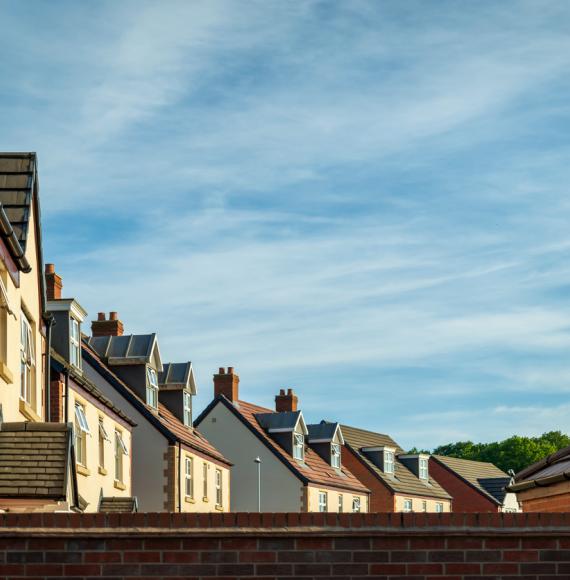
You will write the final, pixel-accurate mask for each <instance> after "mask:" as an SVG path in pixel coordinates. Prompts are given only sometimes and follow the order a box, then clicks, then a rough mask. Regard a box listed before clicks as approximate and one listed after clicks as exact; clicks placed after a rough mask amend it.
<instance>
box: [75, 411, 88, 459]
mask: <svg viewBox="0 0 570 580" xmlns="http://www.w3.org/2000/svg"><path fill="white" fill-rule="evenodd" d="M89 433H90V430H89V423H87V417H86V416H85V407H84V406H83V405H81V404H80V403H75V460H76V461H77V463H79V464H80V465H83V467H86V466H87V435H88V434H89Z"/></svg>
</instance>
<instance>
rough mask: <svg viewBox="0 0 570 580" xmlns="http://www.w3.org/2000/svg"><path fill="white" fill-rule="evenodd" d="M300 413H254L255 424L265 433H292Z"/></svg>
mask: <svg viewBox="0 0 570 580" xmlns="http://www.w3.org/2000/svg"><path fill="white" fill-rule="evenodd" d="M300 414H301V411H287V412H284V413H273V412H272V413H256V415H255V418H256V419H257V422H258V423H259V424H260V425H261V427H262V428H263V429H265V430H266V431H273V430H276V429H279V430H283V431H285V430H289V431H293V429H294V428H295V425H296V424H297V421H298V420H299V415H300Z"/></svg>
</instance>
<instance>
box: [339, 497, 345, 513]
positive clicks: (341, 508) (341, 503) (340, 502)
mask: <svg viewBox="0 0 570 580" xmlns="http://www.w3.org/2000/svg"><path fill="white" fill-rule="evenodd" d="M343 511H344V496H343V495H342V493H339V494H338V513H339V514H341V513H342V512H343Z"/></svg>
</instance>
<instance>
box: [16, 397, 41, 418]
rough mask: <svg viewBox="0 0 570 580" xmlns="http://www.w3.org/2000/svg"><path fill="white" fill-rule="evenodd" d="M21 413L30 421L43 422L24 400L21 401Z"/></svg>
mask: <svg viewBox="0 0 570 580" xmlns="http://www.w3.org/2000/svg"><path fill="white" fill-rule="evenodd" d="M20 413H22V415H24V417H26V418H27V419H29V420H30V421H36V422H37V421H41V420H42V418H41V417H40V416H39V415H38V414H37V413H36V412H35V411H34V410H33V409H32V407H31V406H30V405H28V403H27V402H26V401H24V399H20Z"/></svg>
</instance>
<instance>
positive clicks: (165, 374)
mask: <svg viewBox="0 0 570 580" xmlns="http://www.w3.org/2000/svg"><path fill="white" fill-rule="evenodd" d="M158 384H159V387H160V388H161V389H165V390H169V389H172V390H175V389H186V390H188V391H190V392H191V393H192V394H193V395H195V394H196V393H197V388H196V380H195V378H194V369H193V368H192V363H191V362H190V361H188V362H185V363H164V364H163V366H162V372H161V373H159V375H158Z"/></svg>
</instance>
